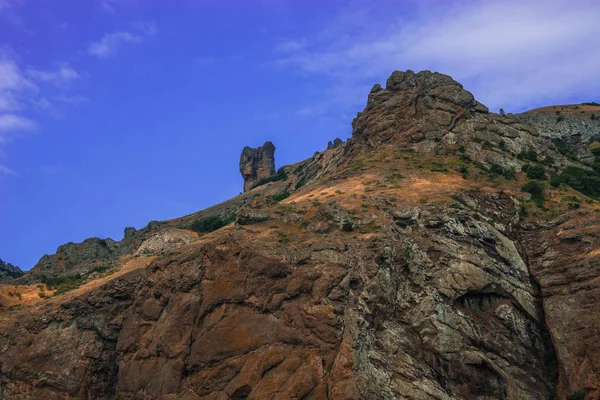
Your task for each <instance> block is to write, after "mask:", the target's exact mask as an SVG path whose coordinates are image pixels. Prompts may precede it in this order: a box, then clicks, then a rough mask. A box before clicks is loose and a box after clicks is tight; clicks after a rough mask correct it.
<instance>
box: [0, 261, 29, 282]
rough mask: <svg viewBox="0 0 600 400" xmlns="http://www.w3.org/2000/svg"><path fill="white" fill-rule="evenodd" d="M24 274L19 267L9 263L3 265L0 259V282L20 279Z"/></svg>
mask: <svg viewBox="0 0 600 400" xmlns="http://www.w3.org/2000/svg"><path fill="white" fill-rule="evenodd" d="M23 274H24V272H23V271H21V269H20V268H19V267H16V266H14V265H12V264H11V263H5V262H4V261H2V260H1V259H0V282H5V281H10V280H13V279H16V278H19V277H21V276H22V275H23Z"/></svg>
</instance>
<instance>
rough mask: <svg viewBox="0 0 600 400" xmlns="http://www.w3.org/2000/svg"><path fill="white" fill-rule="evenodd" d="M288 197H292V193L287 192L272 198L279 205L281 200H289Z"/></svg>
mask: <svg viewBox="0 0 600 400" xmlns="http://www.w3.org/2000/svg"><path fill="white" fill-rule="evenodd" d="M288 197H290V192H288V191H287V190H286V191H285V192H281V193H277V194H274V195H273V196H271V198H272V199H273V200H274V201H276V202H277V203H279V202H280V201H281V200H284V199H287V198H288Z"/></svg>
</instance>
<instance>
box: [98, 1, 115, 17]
mask: <svg viewBox="0 0 600 400" xmlns="http://www.w3.org/2000/svg"><path fill="white" fill-rule="evenodd" d="M100 9H101V10H102V11H105V12H107V13H111V14H114V13H115V9H114V8H113V6H112V1H110V0H104V1H101V2H100Z"/></svg>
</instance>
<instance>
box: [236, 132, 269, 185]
mask: <svg viewBox="0 0 600 400" xmlns="http://www.w3.org/2000/svg"><path fill="white" fill-rule="evenodd" d="M240 172H241V173H242V177H243V178H244V192H247V191H248V190H250V189H251V188H252V186H253V185H254V184H255V183H256V182H258V181H259V180H261V179H265V178H268V177H270V176H271V175H273V174H274V173H275V146H274V145H273V143H271V142H265V144H263V145H262V146H259V147H257V148H252V147H248V146H246V147H244V150H242V155H241V157H240Z"/></svg>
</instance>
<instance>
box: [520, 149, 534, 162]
mask: <svg viewBox="0 0 600 400" xmlns="http://www.w3.org/2000/svg"><path fill="white" fill-rule="evenodd" d="M517 158H519V159H521V160H528V161H532V162H537V161H538V153H537V152H536V151H535V150H531V149H529V150H521V152H520V153H519V155H517Z"/></svg>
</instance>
